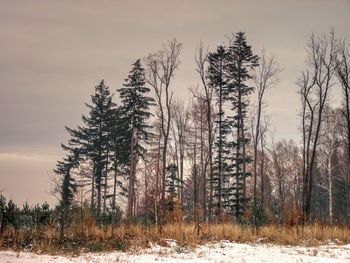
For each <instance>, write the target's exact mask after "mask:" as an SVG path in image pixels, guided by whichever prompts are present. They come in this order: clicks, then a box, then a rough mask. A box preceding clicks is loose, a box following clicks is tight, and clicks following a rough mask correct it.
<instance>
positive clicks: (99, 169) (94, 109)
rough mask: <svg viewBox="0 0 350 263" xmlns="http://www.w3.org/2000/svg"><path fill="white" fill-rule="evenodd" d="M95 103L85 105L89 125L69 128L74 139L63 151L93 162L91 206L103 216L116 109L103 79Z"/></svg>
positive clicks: (92, 98) (94, 98)
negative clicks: (102, 210) (87, 111)
mask: <svg viewBox="0 0 350 263" xmlns="http://www.w3.org/2000/svg"><path fill="white" fill-rule="evenodd" d="M91 102H92V103H91V104H88V103H86V104H85V105H86V106H87V107H88V108H89V109H90V110H89V114H88V115H87V116H83V117H82V119H83V122H84V124H85V125H84V126H83V127H80V126H78V128H77V129H71V128H68V127H66V129H67V131H68V132H69V134H70V136H71V138H70V140H69V141H68V145H64V144H62V148H63V149H64V150H67V151H69V152H76V153H77V154H78V156H79V159H83V158H86V159H88V160H90V161H92V164H93V178H92V189H91V207H95V206H96V211H97V215H99V214H100V212H101V205H102V189H103V188H104V190H105V191H104V196H103V197H104V207H103V208H104V209H105V206H106V198H107V195H106V191H107V176H108V170H109V169H108V164H109V162H110V160H109V157H110V156H109V155H110V151H111V142H110V141H111V119H112V118H113V117H114V107H115V104H114V103H113V102H112V95H111V94H110V90H109V87H108V86H106V85H105V83H104V81H103V80H102V81H101V82H100V84H99V85H98V86H96V87H95V93H94V94H93V95H92V96H91ZM95 192H97V200H95Z"/></svg>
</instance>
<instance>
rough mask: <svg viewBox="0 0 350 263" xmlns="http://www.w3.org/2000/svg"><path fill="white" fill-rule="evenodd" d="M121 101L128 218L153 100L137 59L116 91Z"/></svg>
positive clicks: (147, 133) (132, 202) (148, 127)
mask: <svg viewBox="0 0 350 263" xmlns="http://www.w3.org/2000/svg"><path fill="white" fill-rule="evenodd" d="M118 92H119V96H120V99H121V109H120V110H121V114H122V118H123V120H124V121H125V122H126V123H127V124H128V132H129V136H130V150H129V152H130V175H129V187H128V209H127V214H128V216H132V215H133V204H134V201H135V200H134V198H135V181H136V166H137V162H138V159H139V158H140V157H141V158H143V156H144V154H145V152H146V149H145V148H144V146H143V143H144V142H147V141H148V139H149V134H150V132H149V130H150V128H151V127H150V125H149V124H148V123H147V120H148V119H149V118H150V117H151V116H152V113H151V112H150V107H151V106H152V105H153V104H154V99H153V98H151V97H149V96H147V93H149V92H150V89H149V88H147V87H146V86H145V72H144V68H143V67H142V65H141V62H140V60H139V59H138V60H137V61H136V62H135V63H134V64H133V65H132V69H131V71H130V72H129V75H128V78H127V79H125V84H124V87H123V88H120V89H118Z"/></svg>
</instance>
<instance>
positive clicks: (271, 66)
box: [253, 50, 281, 225]
mask: <svg viewBox="0 0 350 263" xmlns="http://www.w3.org/2000/svg"><path fill="white" fill-rule="evenodd" d="M280 72H281V68H280V67H279V64H278V62H277V60H276V58H275V57H274V56H271V57H267V56H266V54H265V51H264V50H262V55H261V58H260V64H259V66H258V67H257V68H256V70H255V72H254V75H253V80H254V83H255V90H256V96H257V97H256V121H255V131H253V141H254V142H253V147H254V160H253V185H254V186H253V209H254V211H256V208H257V207H256V206H257V173H258V171H257V164H258V161H257V159H258V147H259V141H261V143H260V146H261V147H263V145H264V142H263V140H264V138H263V135H264V130H266V126H265V127H262V125H261V119H262V114H263V112H262V111H263V105H264V95H265V92H266V90H267V89H269V88H271V87H273V86H274V85H276V83H277V82H278V77H279V73H280ZM263 150H264V149H261V151H263ZM261 160H262V161H263V160H264V158H263V157H262V158H261ZM260 174H261V175H262V174H263V173H260ZM261 182H262V183H263V179H262V178H261ZM262 195H263V194H262ZM253 224H254V225H256V222H255V212H254V213H253Z"/></svg>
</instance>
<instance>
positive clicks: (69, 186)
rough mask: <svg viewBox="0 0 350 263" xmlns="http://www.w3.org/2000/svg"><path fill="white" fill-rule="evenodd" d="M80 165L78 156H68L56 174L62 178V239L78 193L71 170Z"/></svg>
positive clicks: (59, 163) (60, 162)
mask: <svg viewBox="0 0 350 263" xmlns="http://www.w3.org/2000/svg"><path fill="white" fill-rule="evenodd" d="M78 165H79V163H78V161H77V158H76V156H71V155H68V156H67V157H66V158H64V159H63V161H58V162H57V166H56V169H55V170H54V172H55V173H56V174H58V175H61V176H62V184H61V187H60V196H61V200H60V205H59V206H60V212H61V216H60V239H61V240H62V238H63V236H64V228H65V226H66V218H67V214H68V211H69V209H70V207H71V205H72V203H73V199H74V193H75V192H76V183H75V180H74V178H73V177H72V175H71V170H72V169H73V168H76V167H77V166H78Z"/></svg>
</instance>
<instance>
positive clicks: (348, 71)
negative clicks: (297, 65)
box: [337, 40, 350, 213]
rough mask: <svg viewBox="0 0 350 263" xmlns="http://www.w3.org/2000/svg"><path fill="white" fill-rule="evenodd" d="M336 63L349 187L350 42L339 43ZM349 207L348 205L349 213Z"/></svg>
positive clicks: (349, 183)
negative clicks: (340, 93)
mask: <svg viewBox="0 0 350 263" xmlns="http://www.w3.org/2000/svg"><path fill="white" fill-rule="evenodd" d="M338 47H339V49H338V56H339V58H338V61H337V77H338V80H339V82H340V84H341V87H342V91H343V103H344V106H343V107H344V112H343V116H344V117H345V118H344V119H345V123H346V129H345V134H346V146H347V157H348V160H347V163H348V167H347V185H350V42H347V41H346V40H342V41H339V45H338ZM347 193H348V194H347V200H348V202H350V194H349V190H348V191H347ZM349 209H350V206H349V205H348V211H347V213H349Z"/></svg>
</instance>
